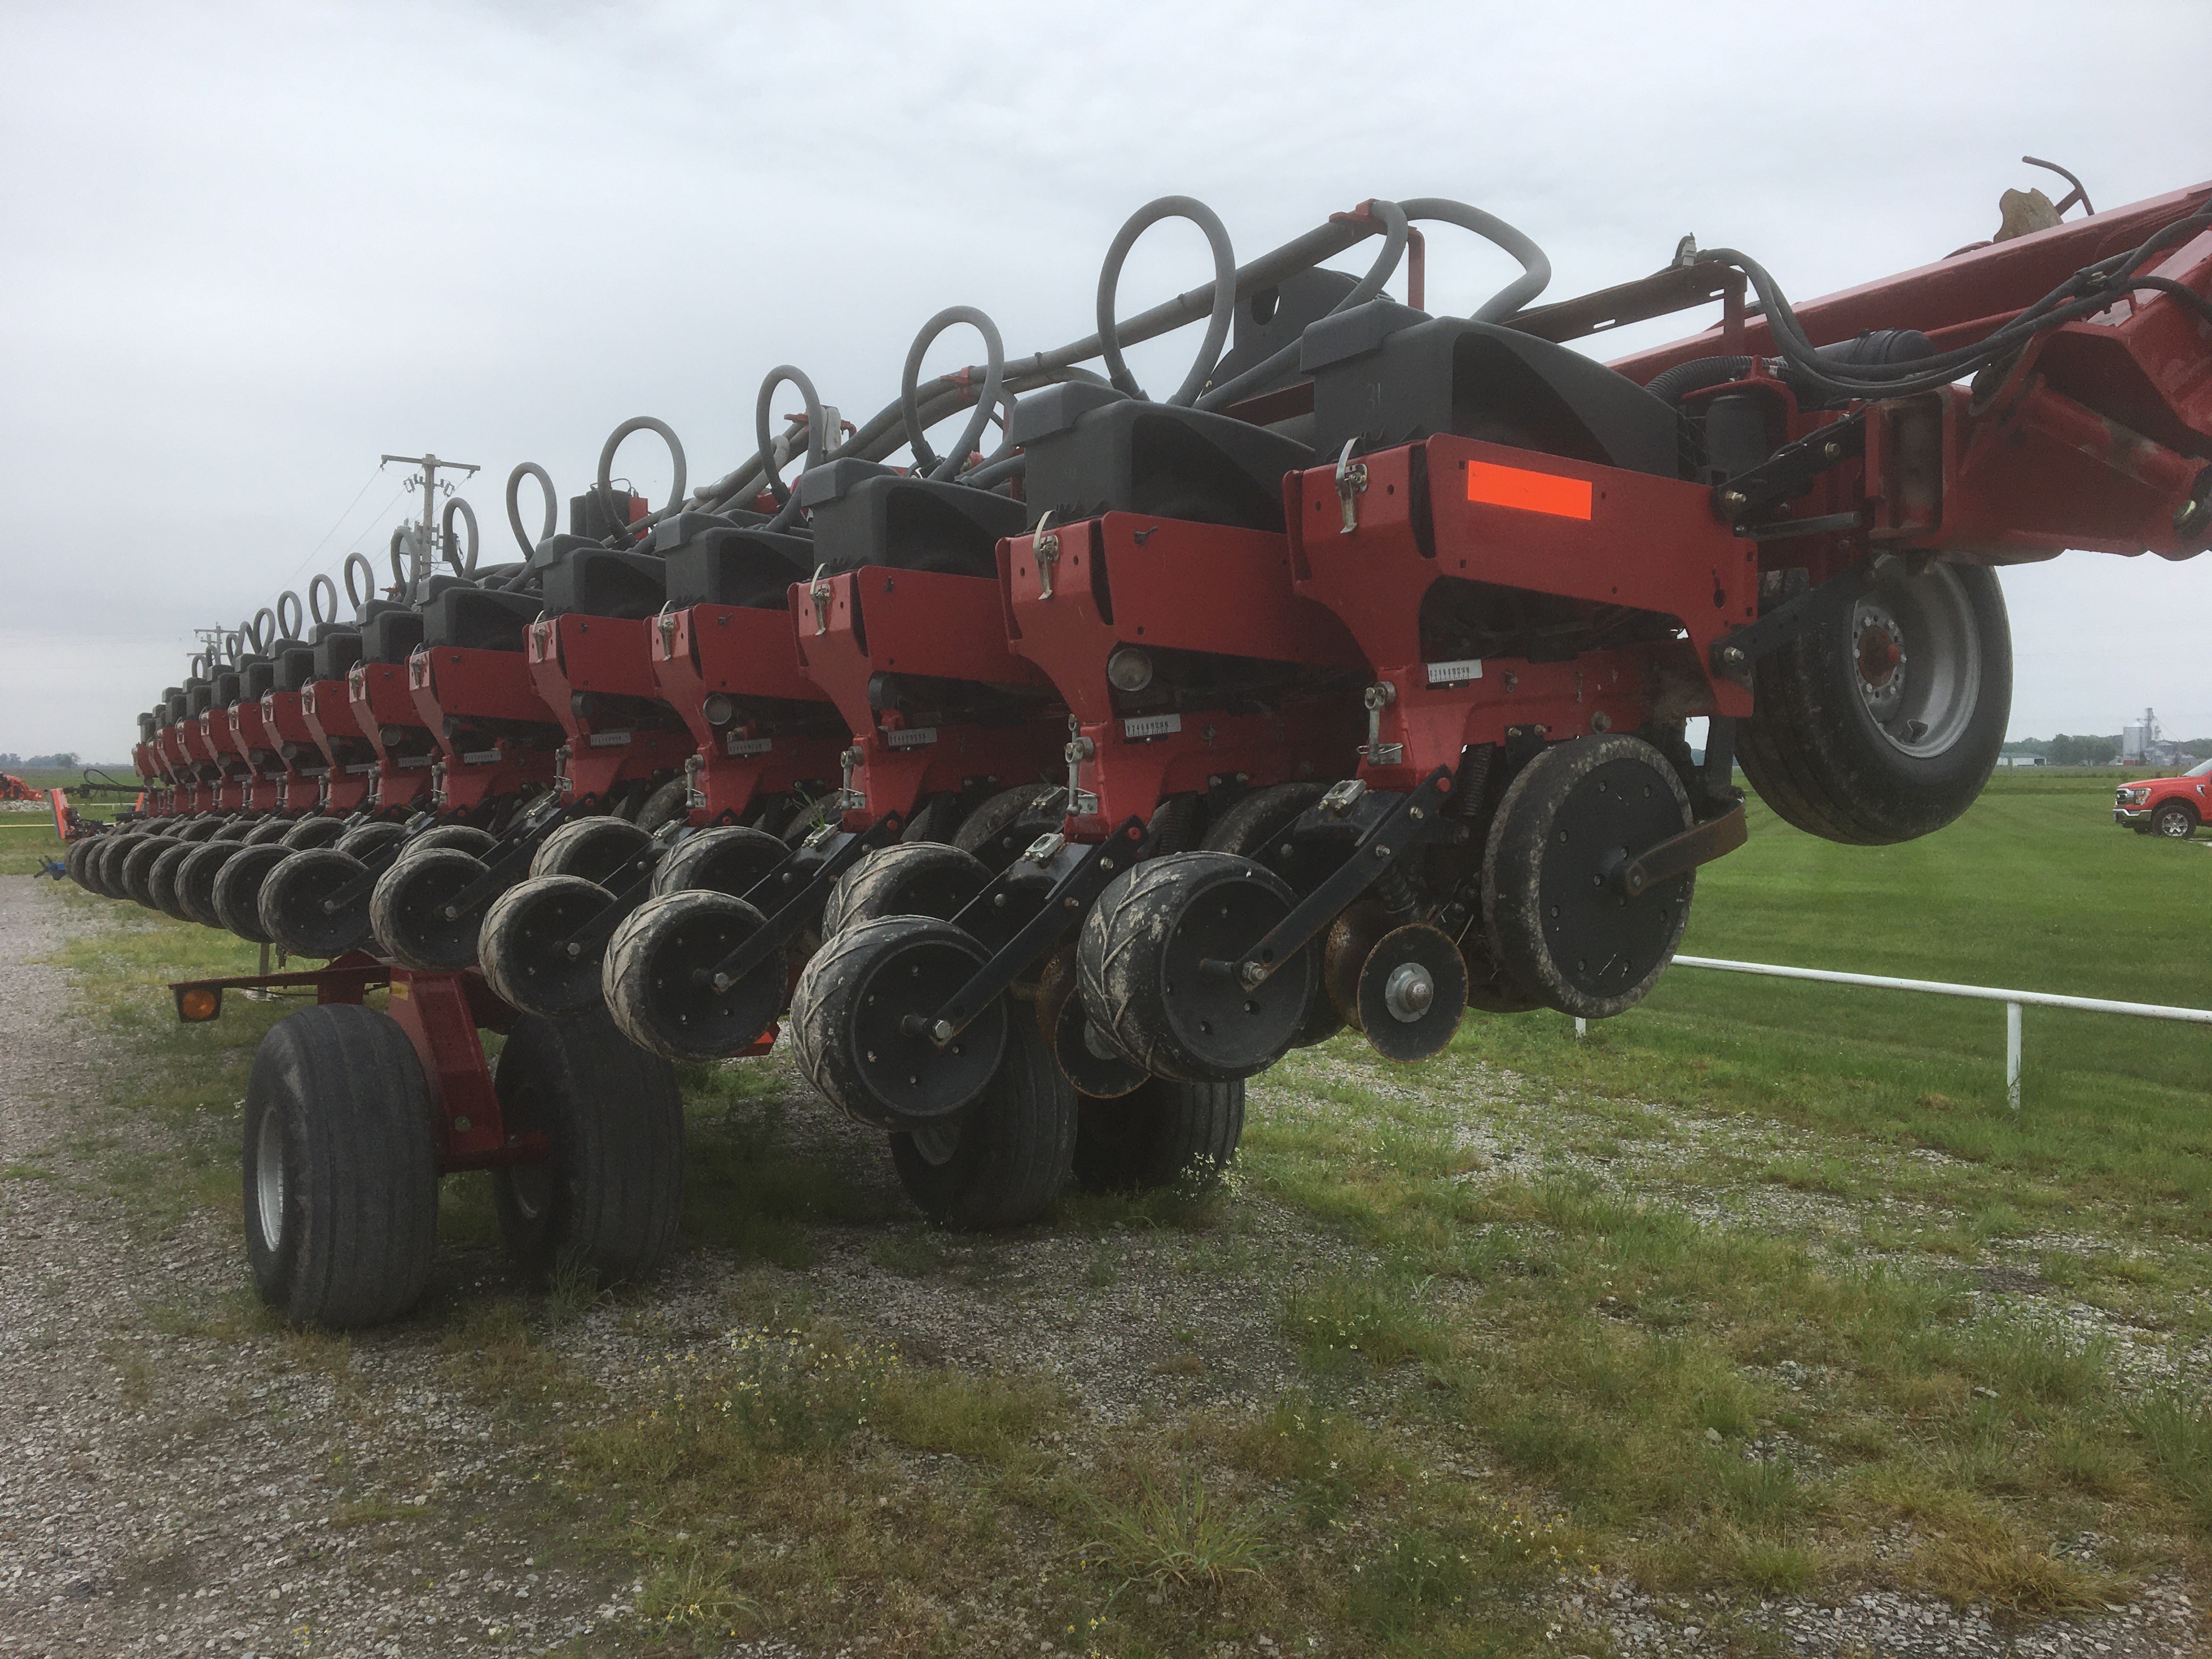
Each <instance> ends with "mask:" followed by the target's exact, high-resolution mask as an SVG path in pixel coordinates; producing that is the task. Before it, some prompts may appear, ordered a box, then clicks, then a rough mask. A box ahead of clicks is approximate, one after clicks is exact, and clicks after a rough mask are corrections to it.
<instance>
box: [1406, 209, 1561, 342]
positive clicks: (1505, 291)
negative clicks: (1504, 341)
mask: <svg viewBox="0 0 2212 1659" xmlns="http://www.w3.org/2000/svg"><path fill="white" fill-rule="evenodd" d="M1398 205H1399V206H1400V207H1401V208H1403V209H1404V210H1405V212H1406V216H1407V218H1408V219H1413V220H1417V221H1418V220H1423V219H1425V220H1428V221H1431V222H1434V223H1437V224H1446V225H1457V226H1458V227H1459V228H1461V229H1462V230H1471V231H1473V232H1474V234H1476V235H1478V236H1480V237H1481V238H1482V239H1483V240H1485V241H1489V242H1495V243H1496V244H1497V245H1498V246H1499V247H1502V248H1504V250H1505V251H1506V252H1508V253H1510V254H1511V255H1512V256H1513V257H1514V258H1516V259H1518V260H1519V261H1520V262H1521V274H1520V275H1519V276H1516V277H1515V278H1514V279H1513V280H1512V281H1511V282H1510V283H1506V285H1505V286H1504V288H1501V289H1498V292H1497V293H1495V294H1493V295H1491V296H1490V297H1489V298H1488V299H1487V300H1485V301H1483V302H1482V303H1481V304H1480V305H1479V306H1477V307H1475V308H1474V312H1473V313H1471V319H1472V320H1473V321H1475V322H1478V323H1501V322H1504V320H1505V319H1507V318H1508V317H1510V316H1511V315H1512V314H1513V313H1515V312H1516V311H1518V310H1520V309H1521V307H1523V306H1525V305H1527V304H1528V301H1531V300H1533V299H1534V298H1535V297H1536V296H1537V295H1539V294H1541V293H1542V292H1543V291H1544V290H1545V289H1547V288H1548V287H1549V286H1550V285H1551V282H1552V262H1551V260H1550V259H1549V258H1547V256H1546V255H1545V252H1544V250H1543V249H1541V248H1540V247H1538V246H1536V244H1535V243H1534V241H1533V240H1530V239H1529V238H1528V236H1526V235H1524V234H1522V232H1520V231H1518V230H1516V229H1515V228H1513V227H1512V226H1511V225H1509V224H1507V223H1506V222H1505V221H1504V220H1503V219H1501V218H1499V217H1498V216H1497V215H1495V214H1492V213H1485V212H1484V211H1483V210H1481V209H1480V208H1479V207H1469V206H1468V204H1466V203H1465V202H1455V201H1452V200H1451V199H1449V197H1443V196H1421V197H1415V198H1414V199H1413V200H1412V201H1410V202H1401V203H1399V204H1398Z"/></svg>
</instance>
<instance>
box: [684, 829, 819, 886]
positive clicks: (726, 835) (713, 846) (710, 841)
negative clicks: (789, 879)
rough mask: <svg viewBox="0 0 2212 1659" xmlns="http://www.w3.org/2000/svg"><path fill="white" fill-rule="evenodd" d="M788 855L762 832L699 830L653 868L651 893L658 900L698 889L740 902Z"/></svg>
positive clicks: (782, 846) (785, 850) (777, 841)
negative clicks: (724, 894)
mask: <svg viewBox="0 0 2212 1659" xmlns="http://www.w3.org/2000/svg"><path fill="white" fill-rule="evenodd" d="M790 853H791V849H790V848H788V847H786V846H785V845H784V844H783V843H782V842H781V841H779V840H777V839H776V838H775V836H771V835H770V834H769V832H768V831H767V830H765V829H743V828H740V827H738V826H737V825H734V824H732V825H727V826H725V827H724V828H722V829H702V830H701V831H699V832H698V833H697V834H696V835H692V836H685V837H684V839H683V840H682V841H679V842H677V843H676V845H675V846H674V847H673V848H671V849H670V851H669V853H668V856H667V857H665V858H664V859H662V860H660V862H659V864H657V865H655V866H653V892H654V894H655V895H656V896H658V895H659V894H662V893H680V892H683V891H684V890H686V889H689V888H700V889H704V890H708V891H710V892H716V893H727V894H729V895H730V896H731V897H732V898H743V897H744V896H745V895H746V894H747V893H749V892H750V891H751V890H752V889H753V888H754V887H755V886H757V884H759V882H760V879H761V878H762V877H763V876H765V875H767V874H768V872H769V871H771V870H773V869H775V866H777V865H779V864H781V863H782V862H783V860H785V859H786V858H787V857H788V856H789V855H790Z"/></svg>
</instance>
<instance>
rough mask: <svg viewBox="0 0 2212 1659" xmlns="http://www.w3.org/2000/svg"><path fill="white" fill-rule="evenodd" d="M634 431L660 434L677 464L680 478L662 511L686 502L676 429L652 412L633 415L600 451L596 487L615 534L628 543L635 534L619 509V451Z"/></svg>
mask: <svg viewBox="0 0 2212 1659" xmlns="http://www.w3.org/2000/svg"><path fill="white" fill-rule="evenodd" d="M633 432H651V433H654V434H656V435H659V438H660V441H662V442H663V443H665V444H666V445H667V446H668V453H669V457H670V459H671V460H673V461H674V462H675V464H676V480H675V482H674V483H671V484H670V485H669V487H668V507H665V508H664V509H662V510H663V511H664V512H666V511H669V510H672V509H675V508H679V507H682V506H683V504H684V446H683V445H682V444H681V443H679V442H678V441H677V437H676V429H675V428H673V427H671V426H670V425H669V424H668V422H665V421H657V420H655V419H653V416H650V415H633V416H631V417H630V418H629V420H627V421H624V422H623V423H622V424H621V425H620V426H618V427H617V428H615V429H614V430H613V431H612V432H611V433H610V434H608V435H607V441H606V443H605V445H604V446H603V447H601V449H600V450H599V482H598V483H595V484H594V485H593V486H592V488H593V489H594V490H595V491H596V492H597V494H598V496H599V506H600V507H601V508H602V509H604V510H605V513H606V515H607V521H608V522H609V523H610V524H611V525H613V526H614V527H615V533H616V534H617V536H619V537H621V538H622V539H623V544H624V545H628V544H629V541H630V540H631V539H632V536H631V529H630V526H629V521H628V520H624V519H622V518H620V517H618V516H617V513H616V512H615V489H614V465H615V452H616V451H617V450H618V449H620V448H621V447H622V444H623V439H625V438H627V437H629V435H630V434H631V433H633Z"/></svg>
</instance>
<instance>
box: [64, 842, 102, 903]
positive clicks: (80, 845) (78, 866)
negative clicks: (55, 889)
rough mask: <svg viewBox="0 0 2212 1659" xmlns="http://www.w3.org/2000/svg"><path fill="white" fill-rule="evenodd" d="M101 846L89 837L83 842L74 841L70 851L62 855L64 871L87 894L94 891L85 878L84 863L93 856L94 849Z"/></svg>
mask: <svg viewBox="0 0 2212 1659" xmlns="http://www.w3.org/2000/svg"><path fill="white" fill-rule="evenodd" d="M99 844H100V843H99V842H97V841H95V840H93V839H91V838H89V837H88V838H87V839H85V840H83V841H73V842H70V844H69V850H68V851H67V852H65V853H64V854H62V869H63V870H64V872H66V873H67V874H68V876H69V878H70V880H71V881H73V882H75V883H76V884H77V885H78V886H79V887H82V888H83V889H84V890H85V891H87V892H90V891H91V890H92V884H91V883H90V882H89V881H88V880H87V879H86V878H85V873H84V861H85V860H87V859H88V858H89V857H91V856H92V849H93V848H95V847H97V846H98V845H99Z"/></svg>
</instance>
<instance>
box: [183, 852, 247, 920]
mask: <svg viewBox="0 0 2212 1659" xmlns="http://www.w3.org/2000/svg"><path fill="white" fill-rule="evenodd" d="M266 845H268V843H267V842H246V843H244V844H243V845H240V843H239V842H229V841H217V842H207V843H206V844H204V845H203V846H199V847H195V848H192V850H191V856H190V857H188V858H187V859H185V861H184V864H183V866H181V867H180V868H179V870H178V872H177V880H176V891H177V908H178V910H179V912H181V913H182V914H183V915H184V916H185V919H186V920H187V921H197V922H201V923H204V925H206V926H207V927H222V917H221V916H220V915H217V914H216V908H215V883H216V877H217V876H220V875H221V874H222V872H223V866H226V865H228V863H229V862H230V861H231V860H232V859H234V858H235V857H237V856H238V855H239V854H241V853H243V852H245V851H246V849H247V848H251V847H255V846H266Z"/></svg>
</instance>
